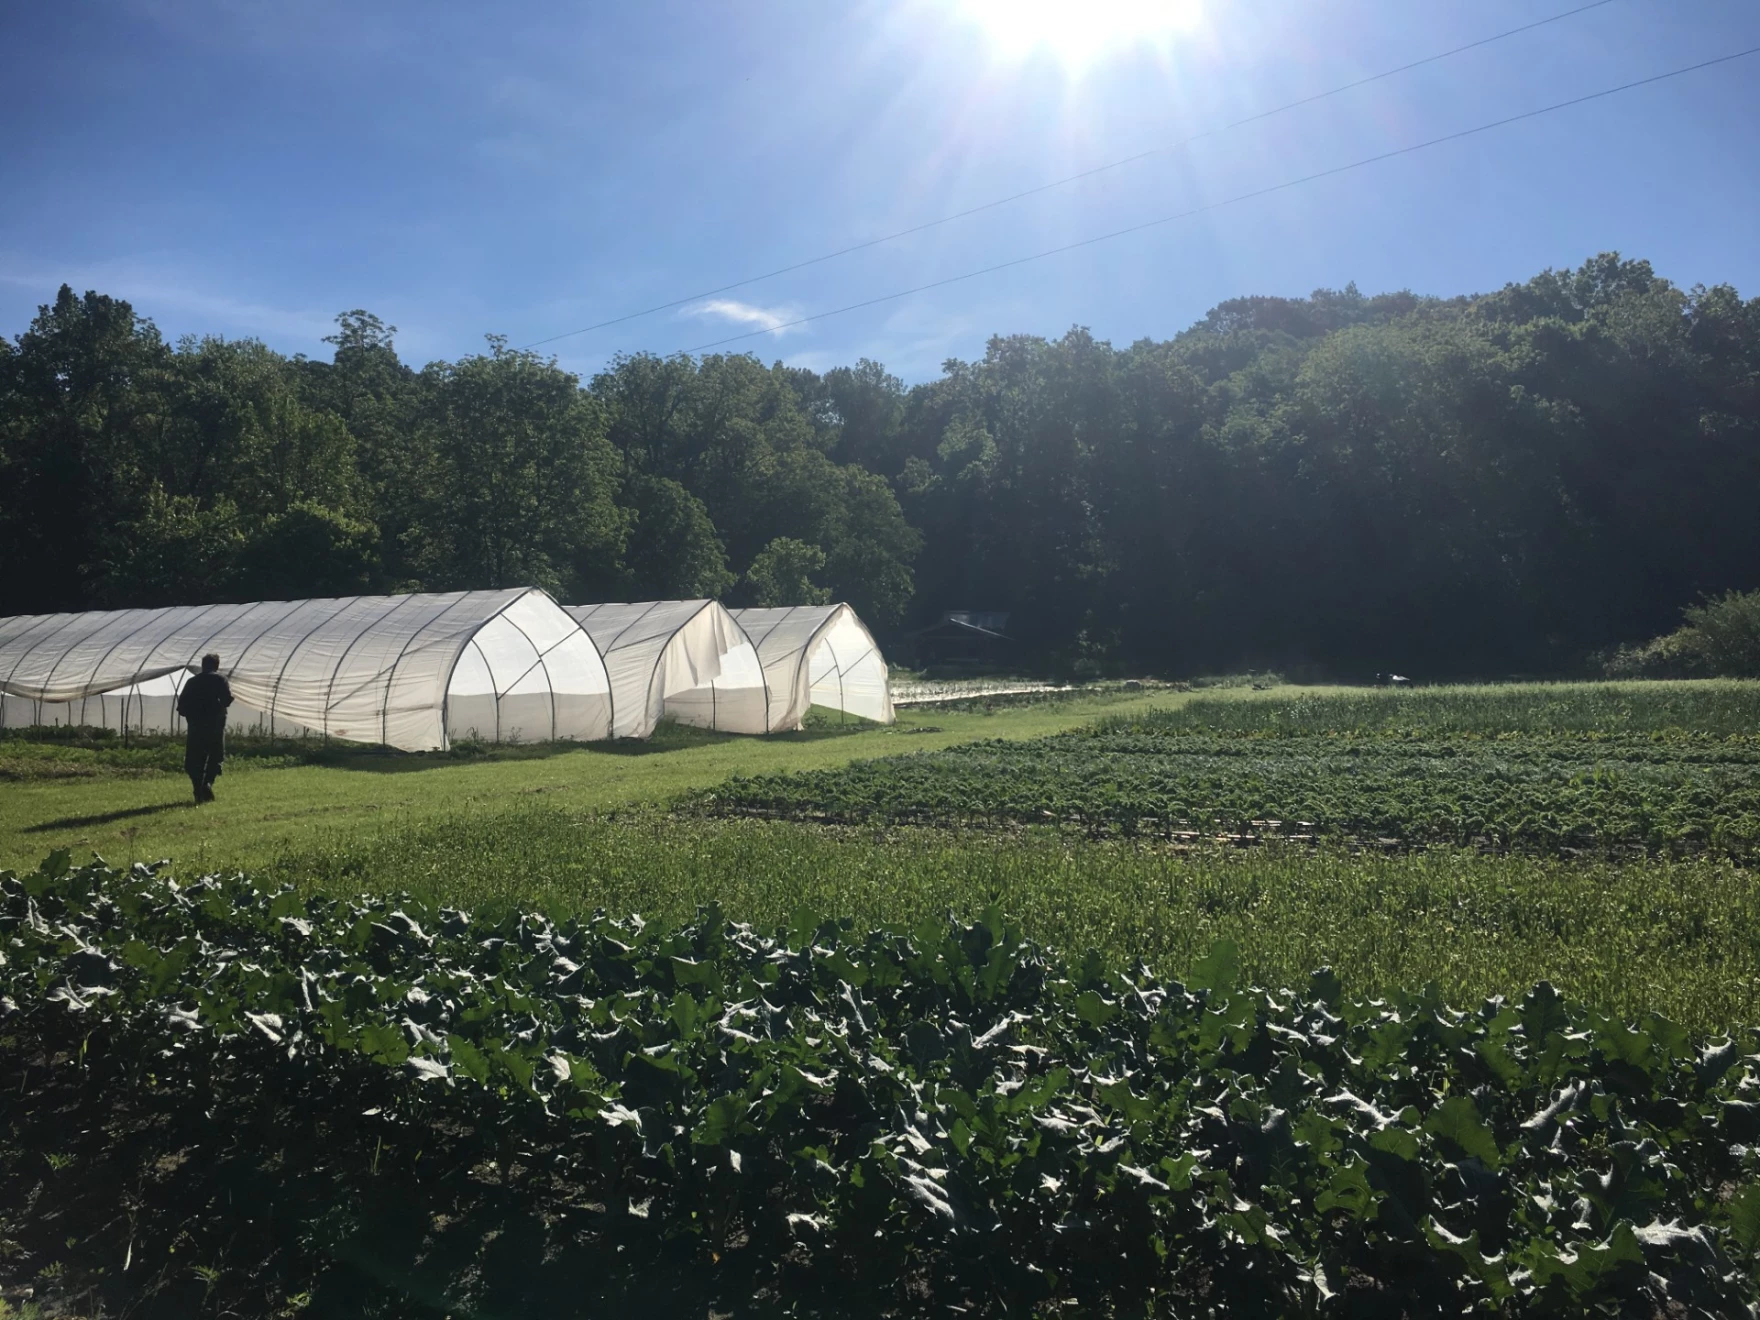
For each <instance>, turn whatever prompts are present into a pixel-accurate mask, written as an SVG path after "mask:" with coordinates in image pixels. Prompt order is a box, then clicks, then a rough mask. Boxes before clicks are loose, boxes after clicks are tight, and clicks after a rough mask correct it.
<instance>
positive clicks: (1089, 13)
mask: <svg viewBox="0 0 1760 1320" xmlns="http://www.w3.org/2000/svg"><path fill="white" fill-rule="evenodd" d="M961 7H962V8H963V10H964V11H965V13H966V14H967V15H968V16H969V17H970V18H971V19H972V20H973V21H974V22H976V23H977V24H978V26H979V27H981V28H983V30H984V32H985V35H986V36H987V37H988V38H989V40H990V41H991V43H992V44H993V45H994V46H995V48H996V49H997V51H998V53H1000V54H1003V55H1007V56H1010V57H1012V58H1016V59H1019V58H1022V57H1025V56H1028V55H1032V54H1036V53H1038V52H1040V51H1045V52H1047V53H1049V54H1052V55H1055V56H1056V57H1057V58H1058V59H1059V60H1061V61H1062V62H1063V63H1064V64H1066V65H1069V66H1071V67H1073V68H1080V67H1082V66H1085V65H1087V64H1090V63H1092V62H1093V61H1094V60H1095V58H1097V57H1098V56H1100V55H1102V54H1104V53H1105V52H1106V51H1107V50H1109V49H1112V48H1116V47H1120V46H1131V45H1138V44H1162V43H1165V42H1166V41H1167V40H1168V39H1169V38H1171V37H1174V36H1177V35H1179V34H1181V33H1185V32H1190V31H1192V30H1193V29H1194V28H1196V27H1197V26H1198V24H1199V22H1200V20H1201V18H1202V16H1203V14H1202V7H1201V0H961Z"/></svg>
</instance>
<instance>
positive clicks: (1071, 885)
mask: <svg viewBox="0 0 1760 1320" xmlns="http://www.w3.org/2000/svg"><path fill="white" fill-rule="evenodd" d="M266 875H267V876H268V877H272V878H275V879H278V880H288V881H291V882H293V883H295V884H297V885H299V886H301V887H302V888H307V889H317V890H322V891H328V892H334V893H346V892H354V891H358V890H362V889H367V890H371V891H374V892H378V893H392V892H397V891H400V890H408V891H410V892H412V893H415V894H417V895H420V896H422V897H424V898H427V899H430V900H433V901H443V902H453V903H458V904H462V905H468V906H479V905H487V906H489V907H491V908H513V907H535V908H542V909H544V910H546V911H549V912H552V913H556V914H561V915H569V914H580V913H586V912H590V911H592V910H594V909H595V908H604V909H605V910H607V911H610V912H614V913H626V912H640V913H642V914H643V915H646V916H654V917H661V918H671V919H681V918H684V917H687V916H689V915H690V914H691V913H692V912H694V911H695V910H696V908H697V906H698V905H699V904H706V903H711V902H714V903H720V904H721V905H722V906H723V908H724V909H725V910H726V911H727V913H728V914H729V916H731V917H733V918H734V919H736V920H745V921H751V922H753V923H756V924H758V925H760V926H770V925H774V924H776V923H780V922H785V921H787V920H788V919H789V918H790V916H791V915H792V914H793V913H795V912H796V911H797V910H800V909H802V908H807V909H812V910H815V911H819V912H834V913H837V914H839V915H842V916H849V917H852V918H854V919H855V920H856V922H857V923H858V924H860V925H863V926H866V925H879V924H905V925H909V924H913V923H915V922H916V921H919V920H921V919H923V918H926V917H939V916H941V915H942V914H944V913H946V912H949V911H952V912H954V913H958V914H966V915H970V914H974V913H976V912H978V911H981V910H982V909H983V908H984V907H986V906H988V905H991V904H995V905H997V906H1000V907H1001V908H1003V909H1004V910H1006V911H1008V912H1010V913H1011V914H1014V915H1015V916H1016V917H1017V918H1018V919H1019V920H1020V921H1021V922H1022V923H1023V926H1024V928H1025V929H1026V930H1028V931H1029V932H1031V933H1032V935H1033V936H1034V938H1037V939H1042V940H1045V941H1046V942H1048V943H1053V944H1056V945H1058V946H1060V947H1063V948H1067V949H1075V950H1081V949H1087V948H1096V949H1099V950H1101V951H1103V952H1104V953H1106V954H1107V955H1109V956H1110V957H1113V958H1116V959H1118V960H1119V961H1120V962H1128V961H1130V960H1133V959H1137V958H1141V959H1144V960H1145V961H1147V962H1149V963H1150V964H1151V965H1153V966H1155V967H1156V968H1158V969H1162V970H1165V971H1167V972H1168V973H1170V974H1175V975H1177V974H1180V973H1182V972H1183V971H1184V970H1185V969H1186V968H1188V967H1190V966H1191V965H1192V964H1193V963H1194V962H1195V961H1196V960H1197V959H1198V958H1200V957H1202V956H1203V954H1204V953H1205V952H1206V951H1207V950H1208V949H1209V948H1210V946H1211V944H1212V943H1213V942H1215V941H1216V940H1218V939H1224V938H1226V939H1229V940H1233V941H1234V942H1235V943H1236V944H1238V945H1239V947H1240V949H1241V953H1242V959H1243V967H1244V969H1245V971H1246V973H1247V974H1248V975H1249V976H1251V977H1252V978H1253V979H1255V980H1256V981H1258V982H1259V983H1261V984H1271V985H1275V984H1290V983H1293V982H1296V981H1299V980H1300V979H1302V978H1304V977H1305V976H1306V975H1307V974H1308V973H1309V972H1310V971H1311V970H1313V969H1314V968H1315V967H1317V966H1320V965H1322V964H1330V965H1332V966H1334V967H1335V968H1337V969H1338V971H1339V973H1340V974H1341V975H1342V976H1343V977H1344V978H1345V980H1346V981H1347V982H1348V983H1349V984H1351V985H1352V986H1355V987H1358V988H1360V989H1362V990H1363V991H1364V992H1365V993H1371V994H1377V993H1383V992H1386V991H1390V990H1393V989H1396V988H1399V987H1407V986H1416V985H1423V984H1426V983H1429V982H1435V983H1436V984H1437V985H1439V986H1440V987H1441V990H1442V993H1443V994H1444V995H1445V996H1446V997H1447V998H1449V999H1450V1000H1451V1001H1454V1002H1474V1001H1476V1000H1478V999H1480V998H1482V997H1484V996H1487V995H1494V994H1504V995H1515V994H1519V993H1521V992H1522V991H1524V990H1525V989H1526V988H1527V987H1529V986H1531V985H1533V984H1534V983H1535V982H1536V981H1538V980H1542V979H1551V980H1552V981H1553V982H1554V983H1555V984H1557V985H1559V986H1560V987H1561V988H1562V989H1564V990H1565V991H1566V992H1568V993H1569V994H1570V995H1571V996H1573V997H1574V998H1576V999H1578V1000H1579V1001H1581V1002H1583V1003H1585V1004H1586V1005H1588V1006H1590V1007H1593V1008H1596V1009H1599V1010H1602V1011H1606V1012H1611V1013H1617V1014H1621V1015H1624V1016H1628V1017H1636V1016H1638V1015H1640V1014H1642V1013H1645V1012H1650V1011H1658V1012H1663V1013H1666V1014H1668V1015H1669V1016H1670V1017H1672V1018H1674V1019H1675V1020H1676V1021H1679V1022H1681V1023H1683V1024H1685V1025H1688V1026H1690V1027H1692V1028H1693V1029H1695V1030H1704V1031H1717V1030H1726V1029H1732V1028H1734V1027H1736V1026H1738V1025H1740V1024H1743V1023H1751V1022H1755V1021H1760V975H1757V970H1756V967H1755V962H1754V953H1753V951H1754V949H1755V948H1757V947H1760V878H1757V877H1756V876H1755V875H1754V873H1753V872H1752V871H1750V870H1747V869H1744V868H1742V867H1740V866H1736V865H1732V864H1730V863H1727V862H1718V861H1711V860H1687V861H1659V862H1650V863H1620V862H1606V861H1597V862H1574V863H1572V862H1563V861H1558V860H1552V859H1545V858H1495V857H1486V856H1482V855H1478V854H1475V853H1472V852H1463V851H1457V850H1448V849H1437V850H1431V851H1423V852H1418V853H1413V854H1408V855H1403V856H1382V855H1373V854H1354V853H1351V852H1348V851H1345V850H1342V849H1336V848H1329V847H1322V848H1314V849H1309V848H1301V847H1295V846H1267V847H1262V848H1254V849H1238V850H1237V849H1227V850H1215V849H1206V850H1200V851H1197V852H1192V853H1184V854H1182V853H1177V852H1174V851H1172V850H1170V849H1169V848H1168V847H1166V846H1165V845H1160V844H1156V843H1151V842H1131V841H1118V842H1101V843H1090V842H1082V841H1072V840H1070V839H1068V838H1065V837H1062V836H1060V835H1059V834H1057V833H1056V832H1055V831H1051V830H1025V831H1017V832H1013V833H1010V834H1007V835H995V834H990V835H981V834H961V833H955V832H949V831H942V830H931V829H910V828H893V829H885V830H874V829H867V830H862V829H826V828H822V827H814V826H803V825H798V824H792V823H781V822H767V821H703V820H694V821H693V820H680V819H677V818H675V817H671V816H666V815H662V814H659V813H657V812H652V811H635V812H628V813H623V814H620V815H616V816H603V815H593V814H580V813H576V812H571V811H567V810H559V809H556V808H553V807H549V806H545V805H540V804H535V803H534V804H528V805H525V806H522V807H519V808H517V809H513V810H497V811H483V812H480V813H475V814H469V815H461V816H458V817H456V818H453V819H451V820H447V821H429V820H423V821H411V822H408V823H404V824H391V825H388V826H386V827H385V828H384V829H382V830H381V831H379V832H378V833H376V834H372V835H362V834H359V833H353V832H350V833H346V834H344V833H338V834H334V835H332V836H331V837H330V838H328V839H327V840H324V841H322V842H321V843H320V845H319V846H317V847H312V848H304V849H300V850H297V851H289V852H286V853H284V854H282V855H281V856H280V857H279V858H278V859H277V860H276V862H275V863H274V864H273V865H272V866H271V867H270V868H269V870H268V871H267V872H266Z"/></svg>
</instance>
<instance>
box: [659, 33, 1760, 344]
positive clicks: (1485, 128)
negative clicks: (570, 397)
mask: <svg viewBox="0 0 1760 1320" xmlns="http://www.w3.org/2000/svg"><path fill="white" fill-rule="evenodd" d="M1750 55H1760V46H1750V47H1749V48H1748V49H1747V50H1738V51H1736V52H1735V53H1734V54H1733V55H1719V56H1718V57H1717V58H1716V59H1710V60H1705V61H1703V62H1701V63H1699V64H1689V65H1687V66H1686V67H1685V68H1681V69H1671V70H1669V71H1668V72H1667V73H1658V74H1653V75H1652V76H1650V77H1648V78H1639V79H1638V80H1637V81H1635V82H1629V83H1621V84H1620V85H1619V86H1618V87H1609V88H1606V89H1604V90H1602V91H1599V92H1590V93H1588V94H1587V95H1586V96H1573V97H1572V98H1571V99H1570V100H1568V101H1558V102H1555V103H1554V104H1552V105H1547V106H1542V107H1540V109H1538V110H1524V111H1523V112H1522V113H1521V114H1519V115H1509V116H1507V117H1506V118H1503V119H1495V120H1492V122H1490V123H1489V124H1480V125H1479V126H1478V127H1476V128H1463V129H1462V130H1460V132H1458V133H1445V134H1444V135H1443V136H1441V137H1437V138H1431V139H1430V140H1429V141H1428V142H1415V143H1413V144H1412V145H1411V146H1409V147H1396V148H1395V149H1394V150H1392V151H1383V152H1381V153H1380V154H1379V155H1376V156H1365V157H1363V159H1362V160H1353V161H1351V162H1350V164H1348V165H1334V166H1333V167H1332V168H1331V169H1325V170H1319V171H1317V172H1315V173H1313V174H1304V175H1302V177H1301V178H1299V179H1289V180H1286V181H1285V182H1283V183H1274V184H1271V185H1270V186H1269V187H1265V188H1255V189H1254V190H1253V191H1252V192H1244V193H1237V194H1236V195H1235V196H1233V197H1225V198H1223V199H1222V200H1221V201H1217V202H1206V203H1204V205H1202V206H1194V207H1192V208H1191V210H1189V211H1177V212H1175V213H1174V214H1172V215H1164V216H1158V217H1157V218H1156V219H1154V220H1144V221H1143V222H1141V223H1140V224H1134V225H1126V226H1125V227H1124V228H1123V229H1114V230H1112V231H1111V232H1110V233H1106V234H1096V235H1094V236H1093V237H1092V238H1083V239H1078V240H1077V241H1076V242H1074V243H1065V244H1063V245H1062V246H1061V247H1054V248H1047V249H1045V251H1043V252H1034V253H1032V254H1030V255H1028V256H1024V257H1016V258H1014V260H1012V261H1000V262H998V263H997V264H996V265H994V266H985V267H983V268H982V269H979V270H970V271H967V272H966V273H965V274H963V275H949V276H948V277H947V278H946V279H941V280H931V281H930V282H929V283H928V284H919V285H917V286H916V287H915V288H913V289H901V290H900V291H899V292H897V293H886V294H882V295H880V296H879V297H878V298H867V299H864V300H863V301H861V302H856V303H850V304H849V305H848V306H847V307H835V308H833V309H831V310H830V311H828V312H814V313H813V314H812V315H811V316H801V317H797V318H796V319H794V320H792V321H784V322H782V324H780V325H773V326H767V327H766V328H764V329H762V330H750V331H747V332H746V333H744V334H738V335H729V336H728V337H727V338H725V339H716V340H713V341H711V342H709V343H707V344H698V345H697V346H696V347H695V348H690V349H686V350H685V351H686V352H687V353H701V352H703V351H704V350H705V349H711V348H720V347H721V346H722V345H723V344H733V343H737V342H739V341H740V340H742V339H756V338H757V337H759V336H760V335H773V334H777V333H778V332H780V331H783V330H789V329H792V328H793V327H795V326H797V325H806V324H807V323H808V322H809V321H823V320H824V319H825V318H826V317H828V316H842V315H843V314H844V313H845V312H855V311H860V310H861V309H862V308H864V307H873V306H876V305H878V304H880V303H888V302H896V301H897V300H898V299H900V298H908V297H910V296H911V295H912V294H915V293H926V292H928V291H929V290H930V289H940V288H945V287H946V286H947V285H949V284H959V283H961V282H963V281H965V280H972V279H976V278H978V276H980V275H992V274H995V273H996V272H997V271H999V270H1009V269H1011V268H1012V267H1015V266H1024V265H1026V264H1027V263H1028V262H1032V261H1043V260H1044V259H1045V258H1047V257H1055V256H1057V255H1058V254H1060V253H1063V252H1074V251H1076V250H1077V249H1078V248H1085V247H1092V246H1094V245H1095V244H1096V243H1106V242H1109V241H1111V240H1112V239H1115V238H1123V237H1124V236H1125V235H1127V234H1138V233H1141V232H1142V231H1143V230H1145V229H1154V228H1156V227H1157V226H1160V225H1167V224H1172V223H1173V222H1174V221H1175V220H1185V219H1187V218H1189V217H1191V216H1194V215H1202V214H1204V213H1205V212H1206V211H1216V210H1220V209H1221V208H1222V207H1225V206H1233V205H1235V204H1236V203H1237V202H1246V201H1251V200H1252V199H1253V198H1255V197H1264V196H1266V195H1268V194H1270V193H1277V192H1283V191H1285V190H1286V189H1289V188H1298V187H1300V186H1301V185H1302V184H1304V183H1313V182H1314V181H1315V180H1317V179H1329V178H1331V177H1333V176H1334V175H1338V174H1348V173H1349V172H1350V171H1352V170H1360V169H1362V168H1363V167H1364V166H1365V165H1374V164H1376V163H1377V162H1379V161H1384V160H1392V159H1393V158H1394V157H1396V156H1409V155H1411V154H1412V153H1413V152H1415V151H1423V150H1425V149H1427V148H1429V147H1438V146H1441V145H1442V144H1443V143H1445V142H1458V141H1460V139H1462V138H1468V137H1473V136H1475V135H1477V134H1479V133H1489V132H1490V131H1491V130H1492V129H1494V128H1503V127H1505V126H1506V125H1509V124H1519V123H1521V122H1522V121H1523V120H1524V119H1537V118H1539V117H1540V116H1541V115H1549V114H1551V113H1553V112H1554V111H1556V110H1567V109H1569V108H1570V107H1571V106H1573V105H1582V104H1584V103H1585V102H1587V101H1599V100H1601V99H1602V98H1603V97H1607V96H1615V95H1618V94H1619V93H1620V92H1629V91H1631V90H1632V89H1633V88H1636V87H1648V86H1649V85H1650V84H1651V83H1659V82H1665V81H1667V80H1668V79H1670V78H1679V77H1681V76H1682V75H1684V74H1688V73H1697V72H1699V71H1700V70H1701V69H1709V68H1712V67H1714V66H1715V65H1719V64H1728V63H1729V62H1730V61H1732V60H1740V59H1746V58H1747V57H1748V56H1750Z"/></svg>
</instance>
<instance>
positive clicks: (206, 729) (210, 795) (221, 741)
mask: <svg viewBox="0 0 1760 1320" xmlns="http://www.w3.org/2000/svg"><path fill="white" fill-rule="evenodd" d="M231 704H232V685H231V684H230V683H228V682H227V681H226V679H225V677H224V676H223V675H222V674H221V673H220V657H219V656H217V655H205V656H203V657H202V672H201V673H199V674H197V675H196V676H195V677H194V678H192V679H190V681H189V682H187V683H185V684H184V685H183V691H182V692H179V693H178V694H177V713H178V714H179V715H181V716H183V719H184V723H185V724H187V725H188V726H189V734H188V737H187V738H186V739H185V741H184V744H183V770H184V773H185V774H187V775H188V776H189V782H190V786H191V787H192V788H194V789H195V791H196V801H197V802H212V801H213V800H214V781H215V780H216V779H218V778H219V777H220V763H221V762H222V761H224V760H225V759H226V708H227V707H228V706H230V705H231Z"/></svg>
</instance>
